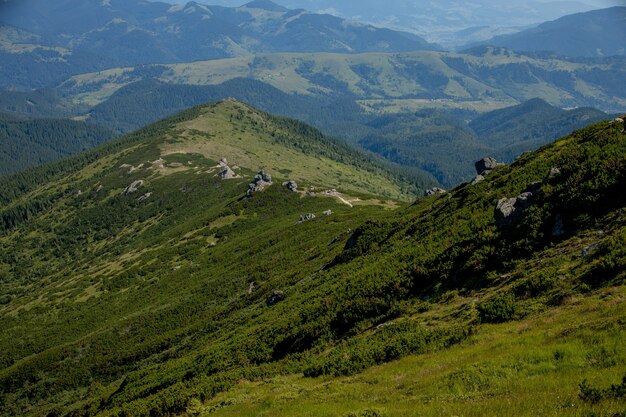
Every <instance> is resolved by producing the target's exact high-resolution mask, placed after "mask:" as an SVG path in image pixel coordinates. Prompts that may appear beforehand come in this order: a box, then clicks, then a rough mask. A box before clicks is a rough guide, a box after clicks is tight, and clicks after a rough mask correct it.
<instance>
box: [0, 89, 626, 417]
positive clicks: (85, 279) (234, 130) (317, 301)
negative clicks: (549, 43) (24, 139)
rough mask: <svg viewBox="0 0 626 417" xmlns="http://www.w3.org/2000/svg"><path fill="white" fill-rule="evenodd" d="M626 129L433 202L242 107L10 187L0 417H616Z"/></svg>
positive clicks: (1, 276) (575, 140)
mask: <svg viewBox="0 0 626 417" xmlns="http://www.w3.org/2000/svg"><path fill="white" fill-rule="evenodd" d="M623 128H624V126H623V123H621V122H620V123H616V122H602V123H599V124H596V125H594V126H591V127H588V128H585V129H584V130H581V131H577V132H575V133H574V134H572V135H570V136H568V137H566V138H563V139H561V140H559V141H557V142H556V143H554V144H550V145H548V146H546V147H544V148H542V149H540V150H539V151H537V152H535V153H532V154H528V155H525V156H523V157H522V158H520V159H518V160H517V161H516V162H515V163H513V164H512V165H510V166H500V167H497V168H496V170H495V171H494V172H492V173H491V174H489V175H488V176H487V177H486V179H485V180H484V181H482V182H480V183H478V184H476V185H470V184H464V185H462V186H460V187H458V188H456V189H455V190H452V191H451V192H449V193H447V194H444V195H439V196H435V197H429V198H423V199H418V200H417V201H414V198H411V197H410V196H411V195H412V194H413V192H414V191H411V183H409V182H407V181H406V179H402V178H399V177H398V176H395V175H390V174H391V173H390V172H389V170H387V169H386V168H385V167H382V166H380V165H378V164H377V163H376V162H375V161H373V160H371V159H369V158H368V157H366V156H364V155H362V154H360V153H359V152H356V151H354V150H352V149H350V148H348V147H346V146H343V145H339V144H337V143H336V142H334V141H332V140H329V139H327V138H325V137H324V136H323V135H321V134H320V133H319V132H317V131H315V130H314V129H312V128H309V127H307V126H306V125H303V124H301V123H299V122H295V121H292V120H288V119H282V118H276V117H273V116H270V115H268V114H266V113H263V112H260V111H258V110H255V109H254V108H252V107H250V106H247V105H244V104H242V103H240V102H237V101H235V100H227V101H223V102H220V103H217V104H213V105H208V106H202V107H197V108H194V109H191V110H188V111H186V112H183V113H181V114H178V115H177V116H174V117H172V118H169V119H166V120H163V121H161V122H159V123H157V124H155V125H151V126H149V127H146V128H144V129H142V130H140V131H137V132H135V133H133V134H131V135H129V136H126V137H124V138H122V139H120V140H117V141H114V142H111V143H108V144H106V145H103V146H101V147H99V148H96V149H94V150H91V151H89V152H87V153H84V154H81V155H79V156H75V157H72V158H69V159H66V160H62V161H59V162H56V163H54V164H52V165H48V166H46V167H40V168H35V169H33V170H30V171H27V172H25V173H23V174H20V175H18V176H14V177H10V178H6V179H0V185H1V186H0V201H2V205H1V206H0V207H1V208H0V218H1V219H2V223H0V229H1V232H0V242H1V245H2V247H3V251H1V252H0V281H1V282H2V286H0V326H1V327H2V329H3V332H2V333H1V334H0V387H1V389H0V414H2V415H21V416H29V415H32V416H40V415H68V416H91V415H101V416H122V415H132V416H160V415H210V414H215V415H263V414H269V413H272V414H277V413H278V414H280V415H285V416H289V415H303V414H309V415H329V416H330V415H332V416H348V415H358V416H387V415H408V416H417V415H424V414H429V413H436V410H441V409H447V410H450V412H451V413H454V414H461V413H465V414H467V415H472V416H477V415H482V416H491V415H494V416H495V415H502V413H503V410H506V412H507V413H510V414H515V415H519V416H531V415H533V416H534V415H537V414H540V415H550V414H559V415H566V416H567V415H571V416H578V415H585V414H587V415H588V414H592V413H594V414H597V415H614V414H615V413H619V412H621V410H623V405H624V394H623V392H624V391H623V389H622V388H621V387H622V384H621V382H620V381H621V378H622V377H623V376H624V369H626V368H625V366H626V351H625V350H624V345H623V343H621V341H622V340H623V336H624V332H625V331H626V329H625V328H624V320H623V317H624V314H625V313H626V311H625V308H626V303H624V299H625V297H626V289H625V287H624V279H625V278H626V277H625V275H624V271H626V253H625V252H624V247H626V232H625V231H626V220H625V217H624V216H623V211H624V209H625V208H626V200H625V196H624V193H623V192H622V190H623V188H624V186H625V185H626V176H625V173H626V166H625V165H624V161H626V158H625V155H626V135H625V134H624V130H623ZM220 159H222V160H221V161H220ZM226 159H228V161H226ZM220 162H221V163H220ZM235 164H236V165H237V167H236V166H235ZM225 165H228V166H229V167H230V170H229V169H226V166H225ZM260 168H263V172H262V173H260V174H257V173H258V171H259V169H260ZM230 171H232V172H230ZM220 174H222V175H220ZM268 174H269V175H271V178H269V176H268ZM228 178H230V179H228ZM269 180H271V184H269V183H268V181H269ZM289 180H292V181H296V182H298V187H297V190H300V191H299V192H294V191H293V189H294V187H293V184H289V183H286V184H285V185H283V183H284V182H287V181H289ZM250 184H252V186H251V185H250ZM424 185H425V183H424ZM413 187H415V183H413ZM334 189H336V190H334ZM249 190H252V191H251V192H248V191H249ZM525 190H531V191H529V194H523V195H522V193H524V191H525ZM515 196H519V197H518V198H517V199H516V198H515ZM511 197H512V198H513V200H514V201H515V205H514V210H511V211H509V212H507V213H506V214H505V213H504V212H500V211H498V209H497V208H496V207H501V203H499V201H501V200H502V199H504V200H506V201H505V202H508V201H509V200H508V198H511ZM392 198H398V199H410V200H411V201H414V202H413V204H411V205H410V206H409V205H408V204H403V203H401V202H399V201H398V200H394V199H392ZM518 200H519V202H518ZM498 213H500V214H498ZM311 214H314V215H315V216H312V215H311ZM502 216H505V217H502ZM496 224H499V226H496ZM611 384H613V386H614V388H611ZM530 402H532V407H529V406H528V405H529V403H530ZM468 410H470V411H468Z"/></svg>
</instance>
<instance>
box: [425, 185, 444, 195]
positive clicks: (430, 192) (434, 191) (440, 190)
mask: <svg viewBox="0 0 626 417" xmlns="http://www.w3.org/2000/svg"><path fill="white" fill-rule="evenodd" d="M445 193H446V190H444V189H443V188H439V187H433V188H431V189H429V190H426V191H424V196H426V197H430V196H433V195H437V194H445Z"/></svg>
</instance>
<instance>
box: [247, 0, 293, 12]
mask: <svg viewBox="0 0 626 417" xmlns="http://www.w3.org/2000/svg"><path fill="white" fill-rule="evenodd" d="M244 7H247V8H249V9H263V10H267V11H269V12H288V11H289V9H287V8H286V7H283V6H280V5H278V4H276V3H274V2H273V1H271V0H253V1H251V2H249V3H246V4H245V5H244Z"/></svg>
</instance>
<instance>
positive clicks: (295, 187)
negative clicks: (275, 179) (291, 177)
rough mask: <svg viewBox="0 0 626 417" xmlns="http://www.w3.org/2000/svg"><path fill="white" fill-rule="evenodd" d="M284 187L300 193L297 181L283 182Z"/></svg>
mask: <svg viewBox="0 0 626 417" xmlns="http://www.w3.org/2000/svg"><path fill="white" fill-rule="evenodd" d="M283 187H287V188H288V189H289V190H290V191H293V192H296V191H298V184H296V182H295V181H285V182H283Z"/></svg>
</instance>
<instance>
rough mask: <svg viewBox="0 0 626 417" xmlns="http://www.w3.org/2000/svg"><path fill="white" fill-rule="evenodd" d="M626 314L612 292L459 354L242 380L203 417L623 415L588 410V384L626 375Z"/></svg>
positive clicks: (490, 334)
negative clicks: (583, 391) (354, 371)
mask: <svg viewBox="0 0 626 417" xmlns="http://www.w3.org/2000/svg"><path fill="white" fill-rule="evenodd" d="M625 316H626V287H623V286H620V287H614V288H609V289H606V290H604V291H602V292H601V293H599V294H595V295H594V296H591V297H575V298H572V299H570V300H568V302H567V304H566V305H564V306H562V307H560V308H558V309H550V310H549V311H547V312H543V313H539V314H536V315H533V316H532V317H529V318H527V319H524V320H521V321H515V322H509V323H505V324H497V325H489V326H483V327H481V329H480V330H479V331H478V332H477V334H475V335H473V336H472V337H471V338H470V339H469V340H467V341H466V342H463V343H461V344H459V345H457V346H453V347H451V348H450V349H447V350H443V351H439V352H433V353H428V354H424V355H419V356H410V357H407V358H403V359H400V360H398V361H395V362H392V363H389V364H384V365H380V366H375V367H373V368H371V369H369V370H367V371H365V372H363V373H362V374H359V375H356V376H353V377H340V378H328V377H321V378H304V377H302V376H301V375H287V376H280V377H275V378H269V379H266V380H263V381H257V382H250V381H240V382H239V383H238V384H237V385H236V386H235V387H234V388H232V389H231V390H229V391H228V392H225V393H222V394H220V395H218V396H216V397H215V398H214V399H212V400H211V401H208V402H207V403H206V404H202V405H201V406H199V407H198V408H197V411H198V414H197V415H201V416H202V415H215V416H270V415H281V416H329V417H330V416H347V415H348V414H349V413H364V412H366V410H376V411H377V412H378V413H379V414H380V415H382V416H440V415H450V416H464V417H465V416H467V417H471V416H476V417H478V416H537V415H541V416H555V417H556V416H565V415H567V416H588V415H592V413H596V414H595V415H606V416H611V415H617V414H618V413H620V412H623V411H624V408H625V407H626V402H624V401H621V402H620V401H605V402H603V403H601V404H596V405H590V404H587V403H585V402H583V401H582V400H581V399H580V398H579V392H580V388H579V384H580V383H581V382H582V381H583V380H588V381H590V383H591V384H593V385H596V386H608V385H609V384H610V383H618V382H619V381H620V380H621V377H622V376H623V375H624V374H625V373H626V361H625V358H626V348H625V347H624V344H623V343H622V342H623V340H624V337H626V328H625V327H624V325H625V323H624V317H625Z"/></svg>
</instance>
